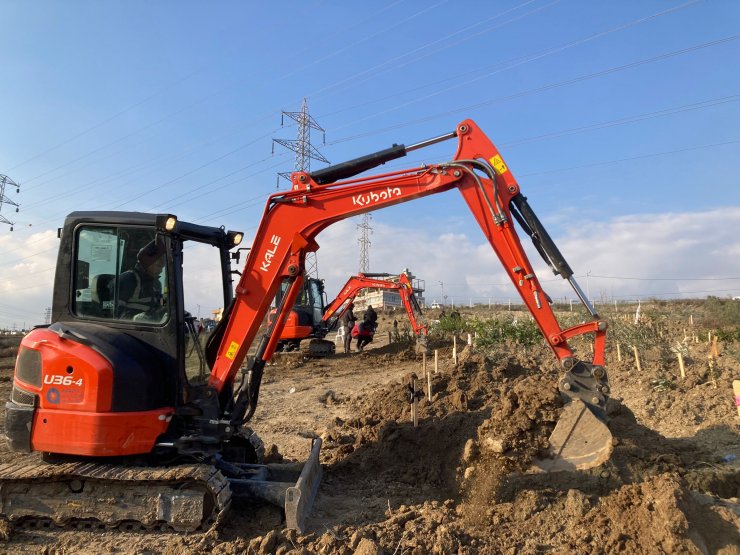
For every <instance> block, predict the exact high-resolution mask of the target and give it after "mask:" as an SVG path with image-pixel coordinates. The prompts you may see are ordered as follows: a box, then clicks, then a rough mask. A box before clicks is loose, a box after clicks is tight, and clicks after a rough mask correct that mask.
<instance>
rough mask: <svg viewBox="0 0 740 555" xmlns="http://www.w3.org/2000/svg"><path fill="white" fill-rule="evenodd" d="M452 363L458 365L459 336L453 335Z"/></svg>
mask: <svg viewBox="0 0 740 555" xmlns="http://www.w3.org/2000/svg"><path fill="white" fill-rule="evenodd" d="M452 364H454V365H455V366H457V336H456V335H453V336H452Z"/></svg>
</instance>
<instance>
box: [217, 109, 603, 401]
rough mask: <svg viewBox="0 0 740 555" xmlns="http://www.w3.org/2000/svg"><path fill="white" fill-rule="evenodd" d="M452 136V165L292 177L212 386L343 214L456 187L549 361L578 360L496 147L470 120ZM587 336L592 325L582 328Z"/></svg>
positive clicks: (276, 326) (259, 241)
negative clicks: (543, 282) (517, 214)
mask: <svg viewBox="0 0 740 555" xmlns="http://www.w3.org/2000/svg"><path fill="white" fill-rule="evenodd" d="M456 135H457V141H458V144H457V151H456V153H455V156H454V159H453V161H452V162H448V163H445V164H434V165H430V166H423V167H421V168H416V169H408V170H402V171H396V172H391V173H385V174H380V175H376V176H371V177H363V178H356V179H350V180H346V181H341V182H336V183H329V184H326V185H319V184H317V183H316V181H314V180H313V179H312V177H311V175H309V174H307V173H304V172H296V173H294V174H293V175H292V182H293V188H292V190H291V191H289V192H282V193H276V194H273V195H271V196H270V198H269V200H268V202H267V206H266V208H265V211H264V213H263V216H262V221H261V223H260V227H259V229H258V231H257V234H256V236H255V239H254V243H253V246H252V249H251V250H250V253H249V256H248V257H247V260H246V263H245V267H244V270H243V272H242V276H241V279H240V280H239V283H238V284H237V286H236V291H235V299H234V306H233V310H232V311H231V315H230V317H229V321H228V323H227V325H226V329H225V332H224V336H223V340H222V342H221V345H220V347H219V350H218V354H217V356H216V359H215V362H214V364H213V367H212V369H211V376H210V380H209V384H210V385H211V386H212V387H214V388H216V389H217V390H218V391H219V392H221V391H222V390H223V388H224V387H226V386H227V385H230V384H232V383H233V381H234V378H235V376H236V373H237V372H238V370H239V367H240V366H241V364H242V362H243V360H244V358H245V357H246V354H247V350H248V348H249V347H250V345H251V344H252V343H253V341H254V339H255V337H256V334H257V331H258V328H259V327H260V324H261V323H262V320H263V317H264V316H265V314H266V313H267V312H268V310H269V307H270V302H271V300H272V299H273V298H274V297H275V294H276V292H277V290H278V287H279V284H280V282H281V281H282V280H283V279H284V278H294V279H295V278H298V277H299V276H301V275H302V274H303V270H304V260H305V256H306V253H307V252H313V251H316V250H317V249H318V248H319V247H318V245H317V243H316V242H315V238H316V236H317V235H318V234H319V233H320V232H321V231H323V230H324V229H325V228H326V227H328V226H329V225H331V224H333V223H335V222H337V221H339V220H342V219H345V218H349V217H352V216H356V215H358V214H363V213H365V212H369V211H371V210H378V209H380V208H384V207H387V206H393V205H396V204H400V203H403V202H407V201H410V200H413V199H416V198H421V197H425V196H429V195H433V194H436V193H441V192H445V191H449V190H451V189H453V188H457V189H458V190H459V191H460V193H461V194H462V195H463V198H464V199H465V201H466V203H467V205H468V207H469V208H470V210H471V212H472V213H473V215H474V217H475V219H476V221H477V222H478V224H479V225H480V227H481V229H482V231H483V233H484V234H485V236H486V237H487V238H488V241H489V243H490V244H491V247H492V248H493V250H494V251H495V252H496V254H497V256H498V257H499V259H500V260H501V263H502V265H503V267H504V269H505V270H506V272H507V274H508V275H509V277H510V279H511V280H512V283H513V284H514V287H515V288H516V289H517V292H518V293H519V295H520V296H521V298H522V300H523V301H524V303H525V305H526V306H527V308H528V309H529V311H530V312H531V313H532V315H533V317H534V319H535V321H536V322H537V324H538V326H539V327H540V329H541V330H542V333H543V335H544V337H545V339H546V341H547V343H548V344H549V345H550V347H551V349H552V350H553V352H554V354H555V356H556V357H557V358H558V359H559V360H561V361H563V362H565V361H566V359H567V360H569V361H575V358H574V357H573V353H572V351H571V349H570V347H569V346H568V344H567V342H566V337H565V335H564V332H563V330H562V329H561V327H560V325H559V324H558V322H557V320H556V318H555V315H554V314H553V312H552V310H551V309H550V307H549V305H548V302H547V296H546V294H545V293H544V291H543V290H542V287H541V286H540V283H539V280H538V279H537V276H536V275H535V274H534V270H533V269H532V265H531V264H530V262H529V260H528V258H527V256H526V254H525V252H524V249H523V248H522V245H521V243H520V241H519V238H518V236H517V234H516V232H515V230H514V226H513V222H512V215H511V210H510V204H511V202H512V199H515V197H517V196H518V195H519V194H520V192H519V185H518V184H517V182H516V180H515V179H514V177H513V175H512V174H511V172H510V171H509V169H508V167H507V166H506V164H505V163H504V161H503V159H502V157H501V155H500V154H499V152H498V150H497V149H496V147H495V146H494V145H493V143H492V142H491V141H490V140H489V139H488V137H486V135H485V134H484V133H483V132H482V131H481V130H480V129H479V128H478V127H477V125H476V124H475V123H474V122H473V121H471V120H466V121H464V122H462V123H461V124H459V125H458V127H457V130H456ZM298 281H300V280H298ZM296 284H297V282H294V283H293V285H292V286H291V289H290V290H289V292H288V294H286V297H293V298H295V294H294V295H290V293H291V292H294V293H297V291H296V290H295V288H296ZM291 306H292V304H291V303H289V302H284V303H283V304H282V306H281V307H280V309H279V311H278V314H277V317H276V318H275V320H274V323H273V325H272V328H271V329H269V330H268V334H267V336H266V337H265V338H263V340H262V341H261V342H260V345H259V347H258V349H257V354H256V356H255V361H254V363H253V365H252V366H253V370H254V371H255V372H257V373H258V374H259V376H258V378H257V383H259V377H261V371H262V367H263V366H264V363H265V362H266V361H268V360H269V359H270V358H271V356H272V354H273V352H274V348H275V345H276V343H277V341H278V339H279V337H280V333H281V331H282V328H283V326H284V323H285V318H286V316H287V314H288V312H289V311H290V309H291ZM594 314H595V313H594ZM595 327H596V328H597V329H596V331H595V333H596V335H597V336H599V337H601V338H603V335H604V333H605V329H606V327H605V325H603V326H602V325H599V326H595ZM590 332H593V329H591V328H589V329H587V330H583V333H590ZM603 345H604V342H603V340H601V339H599V340H598V341H596V342H595V346H596V347H597V348H599V349H601V350H602V351H603ZM594 359H595V360H597V361H602V360H603V352H602V353H595V357H594ZM251 404H252V405H253V404H254V402H252V403H251ZM251 410H252V411H253V406H252V407H251Z"/></svg>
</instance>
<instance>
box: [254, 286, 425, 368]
mask: <svg viewBox="0 0 740 555" xmlns="http://www.w3.org/2000/svg"><path fill="white" fill-rule="evenodd" d="M390 275H391V274H384V273H373V274H369V273H364V274H357V275H355V276H351V277H350V278H349V279H348V280H347V283H345V284H344V286H343V287H342V289H340V291H339V294H338V295H337V297H336V298H335V299H334V300H333V301H332V302H330V303H329V304H328V305H325V303H324V284H323V281H322V280H318V279H316V278H308V277H307V278H304V284H303V288H302V290H301V292H300V294H299V296H298V300H296V302H295V304H294V305H293V308H292V309H291V311H290V313H289V314H288V317H287V319H286V320H285V326H284V327H283V332H282V333H281V334H280V342H279V343H278V347H277V349H276V350H278V351H284V352H291V351H297V350H298V349H299V348H300V344H301V341H303V340H305V339H310V340H311V341H310V342H309V345H308V354H309V355H310V356H316V357H320V356H328V355H331V354H333V353H334V352H335V344H334V342H332V341H327V340H325V339H324V337H326V335H327V334H328V333H329V332H331V331H333V330H334V329H336V327H337V323H338V321H339V319H340V318H341V317H342V315H343V314H344V313H345V312H346V311H347V308H348V307H349V304H350V303H351V302H352V301H354V299H355V297H356V296H357V294H358V293H359V292H360V291H362V290H363V289H387V290H391V291H397V292H398V294H399V297H400V298H401V304H402V305H403V307H404V309H405V310H406V313H407V314H408V317H409V322H410V323H411V327H412V329H413V331H414V335H415V336H416V337H417V338H420V337H421V340H420V342H422V343H425V341H424V339H425V337H426V334H427V325H426V323H425V322H424V321H423V314H422V311H421V307H420V306H419V303H418V302H417V300H416V296H415V295H414V289H413V287H412V284H411V281H410V280H409V278H408V276H407V275H406V274H404V273H402V274H400V275H399V280H398V281H397V282H394V281H388V280H384V279H378V278H382V277H390ZM281 295H282V293H279V294H278V297H277V299H278V301H277V302H279V299H280V297H281ZM276 312H277V311H276V310H272V311H270V316H269V319H268V322H270V323H271V322H272V319H273V318H274V317H275V314H276Z"/></svg>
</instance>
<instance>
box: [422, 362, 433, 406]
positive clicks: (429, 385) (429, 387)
mask: <svg viewBox="0 0 740 555" xmlns="http://www.w3.org/2000/svg"><path fill="white" fill-rule="evenodd" d="M422 367H423V368H424V373H425V374H426V376H427V398H428V399H429V401H430V402H431V400H432V373H431V372H430V371H429V369H428V368H427V354H426V353H424V354H423V355H422Z"/></svg>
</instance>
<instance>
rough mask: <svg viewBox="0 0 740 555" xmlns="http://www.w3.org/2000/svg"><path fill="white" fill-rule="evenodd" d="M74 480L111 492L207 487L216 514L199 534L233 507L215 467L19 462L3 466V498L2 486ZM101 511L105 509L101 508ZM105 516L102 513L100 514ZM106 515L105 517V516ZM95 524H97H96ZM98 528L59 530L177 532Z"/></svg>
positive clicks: (39, 522)
mask: <svg viewBox="0 0 740 555" xmlns="http://www.w3.org/2000/svg"><path fill="white" fill-rule="evenodd" d="M74 478H78V479H82V480H95V481H97V482H108V483H109V486H108V487H110V488H111V492H113V491H114V488H116V487H123V488H128V487H131V486H132V485H133V486H152V485H158V486H162V485H171V486H172V487H175V488H179V487H181V486H182V485H184V484H186V483H191V484H192V483H195V484H201V485H205V486H206V489H207V490H208V491H210V493H211V495H212V497H213V500H214V503H213V511H212V512H211V514H210V515H208V516H207V517H206V518H204V519H203V521H202V522H201V524H200V526H199V527H198V528H197V530H199V531H204V530H208V529H209V528H211V527H212V526H214V525H218V524H220V523H221V521H222V519H223V517H224V515H225V514H226V511H227V510H228V508H229V506H230V504H231V488H230V487H229V482H228V480H227V479H226V478H225V477H224V475H223V474H221V472H220V471H219V470H217V469H216V468H215V467H213V466H210V465H205V464H189V465H177V466H170V467H137V466H121V465H110V464H100V463H84V462H76V463H59V464H54V463H46V462H43V461H19V462H13V463H5V464H2V465H0V494H1V493H2V484H5V483H11V482H13V483H23V482H27V483H28V486H29V488H33V485H34V483H38V482H44V483H48V482H55V481H56V482H61V481H67V480H71V479H74ZM101 508H102V507H101ZM101 512H102V511H101ZM103 514H104V513H103ZM50 522H52V521H51V519H49V518H48V517H46V516H41V517H39V518H36V519H34V518H32V517H24V518H23V526H24V527H25V526H29V527H34V526H36V527H43V528H47V527H50V525H49V523H50ZM93 522H95V521H93ZM97 522H98V526H90V524H91V521H90V520H87V519H85V520H81V519H74V518H71V519H70V521H69V522H67V523H65V524H63V525H61V526H59V525H58V524H56V523H53V526H56V527H61V528H73V529H74V528H77V529H79V528H95V527H101V528H102V527H111V526H115V527H122V528H124V529H136V528H141V529H147V530H150V529H152V528H154V529H158V530H163V529H169V530H173V531H176V530H175V528H173V527H172V526H169V525H168V524H167V523H165V522H160V523H157V525H156V526H151V525H146V524H144V523H134V522H132V521H125V522H121V523H114V524H111V523H105V522H102V521H97Z"/></svg>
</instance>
